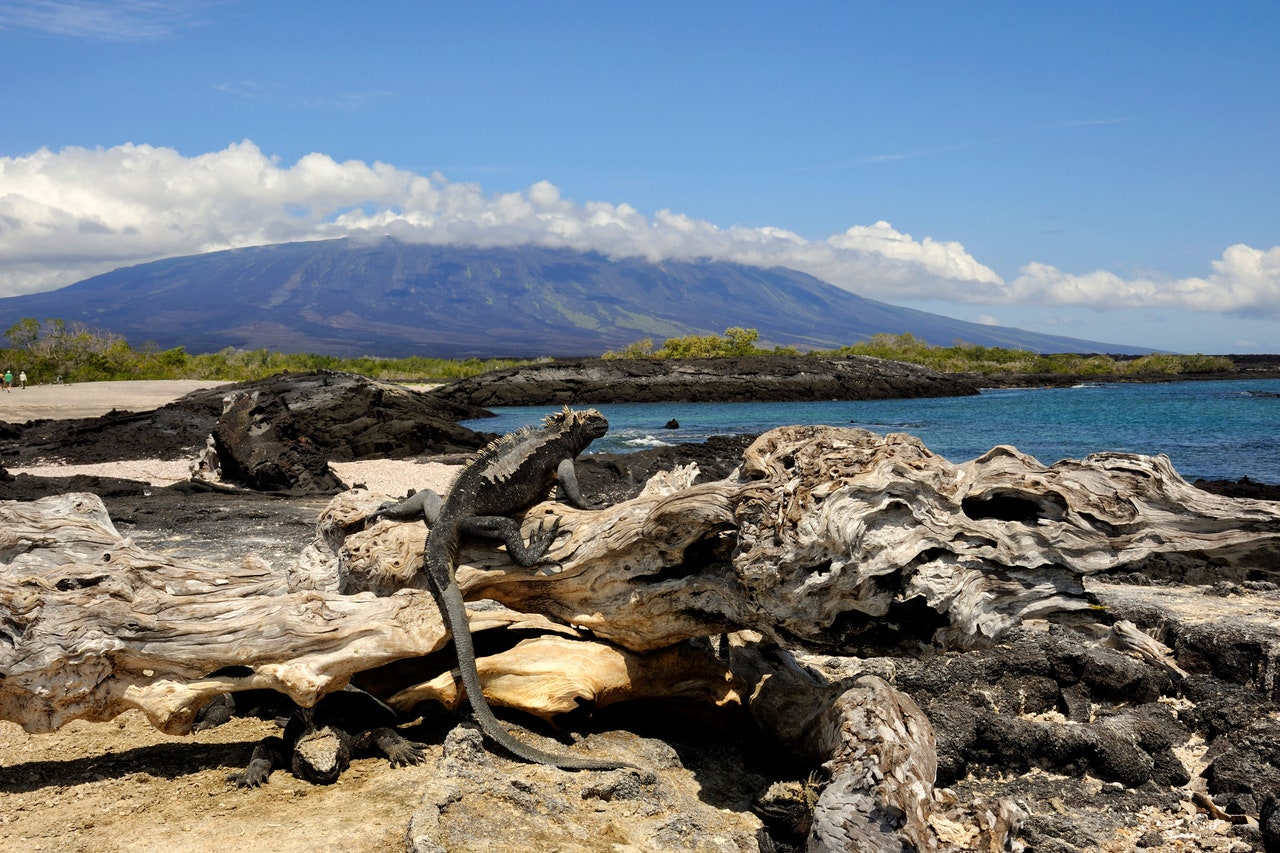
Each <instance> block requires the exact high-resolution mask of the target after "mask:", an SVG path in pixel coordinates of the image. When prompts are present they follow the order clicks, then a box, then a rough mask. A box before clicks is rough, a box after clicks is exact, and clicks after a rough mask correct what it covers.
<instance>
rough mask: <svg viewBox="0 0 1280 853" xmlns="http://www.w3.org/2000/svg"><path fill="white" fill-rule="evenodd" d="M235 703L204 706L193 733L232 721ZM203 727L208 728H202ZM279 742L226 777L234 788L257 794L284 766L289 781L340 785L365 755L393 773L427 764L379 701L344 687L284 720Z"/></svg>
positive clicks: (267, 741) (218, 700) (257, 750)
mask: <svg viewBox="0 0 1280 853" xmlns="http://www.w3.org/2000/svg"><path fill="white" fill-rule="evenodd" d="M227 706H230V707H231V708H232V709H233V710H234V708H235V699H234V697H232V696H231V695H230V694H224V695H223V696H218V697H215V698H214V700H213V701H211V702H210V703H209V706H207V708H208V711H209V714H208V715H207V716H206V717H205V720H202V721H201V722H200V723H198V724H197V725H196V727H195V730H200V729H204V728H211V727H212V726H215V725H218V724H219V723H220V722H225V720H226V719H228V718H229V717H230V716H231V713H230V712H229V711H227ZM206 721H207V724H206ZM277 722H278V723H284V733H283V734H282V735H281V736H280V737H274V736H273V737H267V738H264V739H263V740H262V741H261V742H260V743H258V744H257V745H256V746H255V747H254V748H253V756H252V757H251V758H250V760H249V766H248V767H246V768H245V769H244V770H242V771H241V772H239V773H233V774H231V775H230V776H228V777H227V781H229V782H234V783H235V784H236V787H238V788H256V787H258V786H259V785H261V784H263V783H264V782H266V781H267V777H268V776H270V775H271V771H272V770H274V769H275V768H276V767H279V766H282V765H283V766H287V767H289V768H290V769H291V770H293V775H294V776H297V777H298V778H299V779H304V780H306V781H308V782H311V783H313V784H316V785H330V784H332V783H334V782H336V781H337V780H338V777H339V776H340V775H341V774H342V771H343V770H346V769H347V766H348V765H349V764H350V763H351V759H352V758H353V757H355V756H358V755H361V754H363V753H370V752H374V751H377V752H381V753H382V754H383V755H385V756H386V757H387V758H388V760H390V761H391V766H392V767H399V766H401V765H407V764H421V763H422V762H423V761H425V760H426V756H425V755H424V754H423V748H422V744H418V743H414V742H413V741H411V740H408V739H407V738H405V737H404V736H403V735H401V734H400V733H399V732H398V731H396V730H395V726H396V725H397V724H398V723H399V718H398V717H397V716H396V712H395V711H393V710H392V709H391V708H390V707H388V706H387V705H386V704H385V703H383V702H382V701H380V700H379V699H378V698H377V697H375V696H373V695H371V694H369V693H366V692H364V691H363V690H361V689H359V688H357V687H354V686H352V685H350V684H348V685H347V686H346V687H344V688H343V689H342V690H339V691H336V692H334V693H329V694H327V695H326V696H324V697H322V698H321V699H320V701H319V702H318V703H316V706H315V707H314V708H298V707H296V706H295V708H294V709H293V712H292V713H290V714H289V715H288V716H287V717H286V718H285V719H283V720H277Z"/></svg>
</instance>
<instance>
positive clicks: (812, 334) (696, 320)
mask: <svg viewBox="0 0 1280 853" xmlns="http://www.w3.org/2000/svg"><path fill="white" fill-rule="evenodd" d="M24 317H35V318H37V319H46V318H58V319H62V320H65V321H67V322H81V323H84V324H86V325H88V326H91V327H94V328H99V329H105V330H108V331H111V332H114V333H116V334H119V335H122V336H124V337H125V338H126V339H127V340H128V341H129V342H130V344H131V345H134V346H137V345H140V344H144V343H146V344H154V345H156V346H158V347H161V348H163V349H168V348H172V347H178V346H182V347H185V348H186V349H187V350H188V351H190V352H213V351H217V350H221V349H224V348H226V347H235V348H240V349H271V350H275V351H280V352H309V353H316V354H321V355H333V356H344V357H354V356H361V355H374V356H384V357H403V356H409V355H424V356H433V357H444V358H465V357H473V356H474V357H491V356H492V357H498V356H506V357H536V356H557V357H576V356H593V355H599V354H601V353H602V352H604V351H605V350H608V349H616V348H620V347H623V346H626V345H627V344H630V343H633V342H635V341H637V340H640V339H642V338H646V337H649V338H653V339H654V340H655V342H657V343H661V341H662V340H664V339H666V338H668V337H681V336H685V335H693V334H699V335H704V334H720V333H721V332H723V331H724V330H725V329H726V328H728V327H730V326H741V327H744V328H754V329H757V330H758V331H759V333H760V342H761V344H762V345H764V346H771V345H784V346H795V347H797V348H798V349H801V350H807V349H831V348H835V347H839V346H843V345H846V344H851V343H856V342H857V341H859V340H865V339H866V338H868V337H870V336H871V335H873V334H876V333H882V332H884V333H890V334H901V333H904V332H910V333H911V334H913V335H915V336H916V337H917V338H920V339H922V340H925V341H928V342H929V343H933V344H941V345H950V344H951V343H953V342H955V341H956V340H963V341H965V342H967V343H972V344H980V345H983V346H1002V347H1012V348H1024V349H1031V350H1035V351H1040V352H1110V353H1117V354H1138V353H1146V352H1150V350H1149V349H1146V348H1138V347H1129V346H1125V345H1120V344H1104V343H1100V342H1096V341H1086V340H1081V339H1076V338H1067V337H1059V336H1054V335H1044V334H1040V333H1036V332H1030V331H1026V330H1022V329H1014V328H1010V327H1003V326H984V325H980V324H977V323H967V322H965V321H961V320H955V319H953V318H950V317H943V316H941V315H937V314H929V313H927V312H924V311H917V310H914V309H910V308H901V307H898V306H894V305H890V304H888V303H883V302H878V301H875V300H871V299H867V298H865V297H862V296H858V295H857V294H854V293H851V292H849V291H847V290H844V289H842V288H839V287H836V286H835V285H832V284H828V283H827V282H824V281H821V280H820V279H817V278H815V277H813V276H811V275H808V274H805V273H801V272H797V271H795V270H790V269H785V268H782V267H774V268H771V269H765V268H760V267H750V266H746V265H742V264H736V263H730V262H727V261H710V260H701V261H661V262H650V261H646V260H642V259H639V258H621V259H610V258H607V257H605V256H604V255H601V254H598V253H594V252H588V253H583V252H575V251H572V250H568V249H552V248H544V247H538V246H517V247H502V248H479V247H474V246H440V245H431V244H418V243H403V242H399V241H395V240H392V239H384V240H382V241H379V242H376V243H362V242H358V241H354V240H351V239H349V238H344V239H339V240H326V241H315V242H308V243H279V244H274V245H269V246H253V247H247V248H241V249H229V250H225V251H221V252H211V253H207V254H201V255H188V256H183V257H178V258H168V259H164V260H159V261H152V262H149V263H145V264H138V265H136V266H131V267H121V268H120V269H116V270H113V271H111V272H108V273H104V274H102V275H98V276H94V277H93V278H89V279H85V280H84V281H81V282H78V283H76V284H72V285H69V286H67V287H64V288H61V289H59V290H54V291H49V292H46V293H38V294H27V295H23V296H13V297H8V298H4V299H0V328H9V327H10V326H11V325H12V324H14V323H16V322H18V321H19V320H21V319H23V318H24Z"/></svg>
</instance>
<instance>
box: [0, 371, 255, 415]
mask: <svg viewBox="0 0 1280 853" xmlns="http://www.w3.org/2000/svg"><path fill="white" fill-rule="evenodd" d="M14 381H15V382H16V381H17V380H16V379H15V380H14ZM228 384H230V383H227V382H219V381H217V380H213V379H148V380H137V381H133V380H127V381H118V382H75V383H71V384H64V385H28V386H27V387H26V388H17V387H15V388H14V389H13V390H12V391H4V390H3V386H2V385H0V420H3V421H8V422H9V423H11V424H21V423H26V422H27V421H37V420H45V419H48V420H66V419H69V418H96V417H98V416H99V415H105V414H106V413H107V412H110V411H111V410H112V409H118V410H120V411H126V412H149V411H151V410H152V409H158V408H160V407H161V406H164V405H167V404H169V403H172V402H173V401H174V400H177V399H179V398H180V397H185V396H186V395H187V394H190V393H191V392H192V391H199V390H201V389H203V388H217V387H218V386H220V385H228Z"/></svg>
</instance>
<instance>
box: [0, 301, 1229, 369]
mask: <svg viewBox="0 0 1280 853" xmlns="http://www.w3.org/2000/svg"><path fill="white" fill-rule="evenodd" d="M4 337H5V339H6V340H7V341H8V343H9V346H8V347H5V348H0V371H3V370H5V369H8V370H12V371H13V372H14V374H15V375H16V374H17V373H18V372H19V371H25V372H26V374H27V381H28V382H30V383H32V384H40V383H47V382H55V381H57V380H58V379H59V378H61V379H62V380H63V381H66V382H92V381H99V380H108V379H117V380H118V379H217V380H223V381H243V380H248V379H262V378H265V377H267V376H271V375H273V374H276V373H280V372H282V371H286V370H288V371H294V372H308V371H313V370H341V371H347V372H350V373H358V374H361V375H362V376H369V377H372V378H374V379H386V380H406V381H421V382H433V381H434V382H439V381H451V380H454V379H462V378H465V377H468V376H476V375H479V374H481V373H486V372H488V371H490V370H497V369H500V368H504V367H514V366H517V365H520V364H526V363H528V362H527V361H522V360H517V359H484V360H481V359H477V358H469V359H442V358H423V357H418V356H411V357H408V358H375V357H372V356H362V357H359V358H339V357H336V356H328V355H310V354H286V353H278V352H271V351H269V350H265V349H258V350H243V349H235V348H231V347H228V348H226V349H223V350H220V351H218V352H213V353H203V354H200V355H191V354H189V353H187V352H186V350H184V349H183V348H182V347H175V348H173V349H167V350H160V349H158V348H156V347H151V346H146V345H144V346H143V347H141V348H140V349H134V348H133V347H131V346H130V345H129V344H128V342H126V341H125V339H124V338H122V337H120V336H119V335H115V334H112V333H110V332H103V331H99V330H96V329H91V328H89V327H87V326H84V325H82V324H80V323H70V324H68V323H66V322H64V321H63V320H45V321H43V322H41V321H38V320H35V319H32V318H29V317H28V318H24V319H22V320H20V321H19V322H17V323H15V324H14V325H13V326H11V327H10V328H9V330H8V331H7V332H5V333H4ZM759 339H760V334H759V332H758V331H757V330H755V329H744V328H742V327H739V326H731V327H730V328H728V329H725V331H724V334H723V335H687V336H684V337H675V338H668V339H667V340H666V342H664V343H663V345H662V346H661V347H657V348H655V347H654V344H653V339H652V338H645V339H643V340H640V341H637V342H636V343H633V344H631V345H630V346H627V347H624V348H623V349H621V350H616V351H610V352H606V353H605V354H604V357H605V358H657V359H680V358H723V357H734V356H751V355H796V354H797V351H796V349H795V348H794V347H772V348H769V349H765V348H761V347H759V346H757V342H758V341H759ZM809 354H810V355H815V356H842V355H866V356H874V357H876V358H884V359H888V360H890V361H902V362H907V363H910V364H919V365H923V366H925V367H929V368H932V369H933V370H937V371H939V372H942V373H971V374H981V375H984V376H994V375H1000V374H1016V373H1032V374H1034V373H1044V374H1058V375H1073V376H1092V377H1098V378H1105V377H1107V376H1126V375H1127V376H1133V375H1142V374H1160V375H1184V374H1185V375H1196V374H1206V373H1219V372H1224V371H1229V370H1231V369H1232V367H1233V364H1232V362H1231V359H1229V358H1226V357H1225V356H1207V355H1165V354H1159V355H1147V356H1141V357H1138V358H1114V357H1112V356H1107V355H1073V354H1049V355H1045V354H1041V353H1034V352H1030V351H1028V350H1020V349H1004V348H1001V347H986V346H978V345H972V344H956V345H954V346H950V347H939V346H932V345H930V344H928V343H926V342H925V341H923V340H920V339H919V338H916V337H915V336H913V335H910V334H903V335H887V334H880V335H873V336H872V337H871V338H870V339H869V340H867V341H863V342H860V343H857V344H852V345H850V346H845V347H841V348H839V349H836V350H814V351H812V352H811V353H809Z"/></svg>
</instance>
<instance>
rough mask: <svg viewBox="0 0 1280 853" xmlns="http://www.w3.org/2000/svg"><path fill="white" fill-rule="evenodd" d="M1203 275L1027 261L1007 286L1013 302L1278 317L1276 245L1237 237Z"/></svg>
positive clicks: (1278, 260)
mask: <svg viewBox="0 0 1280 853" xmlns="http://www.w3.org/2000/svg"><path fill="white" fill-rule="evenodd" d="M1212 266H1213V273H1212V274H1211V275H1209V276H1208V277H1206V278H1197V277H1192V278H1183V279H1169V280H1161V279H1154V278H1134V279H1125V278H1122V277H1120V276H1118V275H1115V274H1114V273H1110V272H1106V271H1104V270H1098V271H1096V272H1092V273H1088V274H1086V275H1070V274H1068V273H1064V272H1063V271H1062V270H1059V269H1057V268H1056V267H1052V266H1049V265H1048V264H1038V263H1032V264H1027V265H1026V266H1025V267H1023V268H1022V270H1021V274H1020V275H1019V276H1018V277H1017V278H1016V279H1014V280H1013V282H1012V283H1011V284H1010V285H1009V287H1008V288H1006V292H1007V294H1008V299H1009V300H1010V301H1015V302H1023V303H1034V304H1049V305H1086V306H1091V307H1095V308H1145V307H1180V308H1190V309H1192V310H1194V311H1207V312H1215V313H1223V314H1244V313H1247V312H1248V313H1258V314H1262V315H1265V316H1271V317H1280V246H1273V247H1272V248H1271V249H1269V250H1267V251H1263V250H1261V249H1254V248H1252V247H1250V246H1246V245H1244V244H1241V243H1237V244H1236V245H1234V246H1230V247H1228V248H1227V250H1226V251H1225V252H1223V253H1222V257H1221V258H1219V259H1218V260H1215V261H1213V262H1212Z"/></svg>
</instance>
